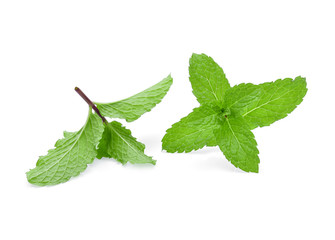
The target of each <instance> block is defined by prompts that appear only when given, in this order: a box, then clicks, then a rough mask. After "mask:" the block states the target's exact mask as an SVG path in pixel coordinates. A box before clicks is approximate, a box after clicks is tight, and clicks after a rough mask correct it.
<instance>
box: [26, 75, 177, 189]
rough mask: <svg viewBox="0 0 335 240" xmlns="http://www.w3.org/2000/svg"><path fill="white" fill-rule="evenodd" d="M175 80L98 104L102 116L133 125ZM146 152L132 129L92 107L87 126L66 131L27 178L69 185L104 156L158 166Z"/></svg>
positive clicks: (34, 180)
mask: <svg viewBox="0 0 335 240" xmlns="http://www.w3.org/2000/svg"><path fill="white" fill-rule="evenodd" d="M172 81H173V80H172V77H171V76H168V77H167V78H165V79H163V80H162V81H161V82H159V83H157V84H156V85H154V86H152V87H150V88H148V89H146V90H144V91H143V92H141V93H139V94H136V95H134V96H132V97H130V98H127V99H124V100H121V101H118V102H113V103H95V105H96V107H97V108H98V109H99V111H100V113H101V115H102V116H106V117H109V118H121V119H125V120H126V121H127V122H131V121H134V120H136V119H138V118H139V117H140V116H141V115H142V114H143V113H145V112H149V111H150V110H151V109H152V108H153V107H154V106H155V105H156V104H158V103H159V102H160V101H161V100H162V99H163V97H164V96H165V95H166V93H167V92H168V90H169V88H170V86H171V84H172ZM87 99H88V98H87ZM88 101H90V100H88ZM91 104H92V105H93V103H91ZM93 107H95V106H94V105H93ZM103 118H104V117H103ZM144 149H145V146H144V144H142V143H140V142H138V141H137V140H136V138H134V137H133V136H132V135H131V132H130V130H128V129H126V128H125V127H124V126H122V125H121V123H119V122H117V121H113V122H111V123H108V122H107V121H106V122H103V121H102V120H101V118H100V117H99V116H98V115H97V114H95V113H92V107H90V108H89V113H88V117H87V121H86V123H85V124H84V126H83V127H82V128H81V129H80V130H79V131H77V132H64V138H63V139H60V140H58V141H57V142H56V144H55V148H54V149H51V150H49V151H48V154H47V155H45V156H41V157H40V158H39V160H38V161H37V163H36V167H35V168H34V169H31V170H30V171H29V172H27V173H26V174H27V179H28V181H29V182H30V183H32V184H35V185H40V186H44V185H55V184H58V183H62V182H66V181H68V180H69V179H70V178H71V177H75V176H77V175H79V174H80V173H81V172H83V171H84V170H85V169H86V167H87V164H90V163H92V162H93V160H94V159H95V158H99V159H101V158H102V157H107V158H114V159H116V160H117V161H119V162H121V163H122V164H126V163H127V162H130V163H133V164H135V163H151V164H155V163H156V161H155V160H153V159H152V157H149V156H147V155H145V154H144Z"/></svg>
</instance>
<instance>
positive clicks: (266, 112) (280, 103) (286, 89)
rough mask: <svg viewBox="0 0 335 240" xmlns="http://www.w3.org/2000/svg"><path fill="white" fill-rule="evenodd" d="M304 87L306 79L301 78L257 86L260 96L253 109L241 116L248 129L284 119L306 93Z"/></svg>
mask: <svg viewBox="0 0 335 240" xmlns="http://www.w3.org/2000/svg"><path fill="white" fill-rule="evenodd" d="M306 85H307V84H306V79H305V78H302V77H296V78H295V80H292V79H291V78H285V79H284V80H281V79H279V80H277V81H275V82H267V83H263V84H260V85H258V87H259V88H260V89H262V95H261V96H260V98H259V100H258V102H257V104H256V105H255V106H254V107H253V108H250V109H249V110H248V111H247V112H245V113H243V114H242V116H243V117H244V119H245V120H246V121H247V122H248V124H249V125H250V129H254V128H256V127H264V126H269V125H270V124H272V123H274V122H275V121H277V120H279V119H282V118H284V117H286V116H287V114H289V113H291V112H292V111H293V110H294V109H295V108H296V107H297V105H299V104H300V103H301V102H302V99H303V97H304V96H305V95H306V93H307V88H306Z"/></svg>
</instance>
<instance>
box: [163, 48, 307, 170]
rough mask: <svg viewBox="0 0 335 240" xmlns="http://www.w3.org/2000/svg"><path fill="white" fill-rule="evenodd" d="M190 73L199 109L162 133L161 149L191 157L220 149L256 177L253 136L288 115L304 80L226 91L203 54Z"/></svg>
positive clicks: (222, 77) (222, 79) (192, 62)
mask: <svg viewBox="0 0 335 240" xmlns="http://www.w3.org/2000/svg"><path fill="white" fill-rule="evenodd" d="M189 73H190V82H191V85H192V88H193V94H194V95H195V96H196V98H197V100H198V102H199V103H200V107H198V108H195V109H194V110H193V111H192V112H191V113H190V114H189V115H187V116H186V117H184V118H182V119H181V120H180V121H179V122H177V123H175V124H173V125H172V127H171V128H170V129H168V130H167V131H166V134H165V136H164V137H163V139H162V144H163V149H165V150H166V151H167V152H190V151H192V150H197V149H200V148H203V147H204V146H209V147H212V146H219V147H220V149H221V151H222V152H223V153H224V155H225V156H226V158H227V159H228V160H229V161H230V162H231V163H232V164H233V165H234V166H236V167H238V168H240V169H242V170H244V171H246V172H258V164H259V157H258V153H259V152H258V149H257V143H256V140H255V137H254V135H253V133H252V132H251V130H252V129H254V128H256V127H264V126H269V125H270V124H272V123H273V122H275V121H277V120H279V119H282V118H284V117H286V116H287V114H289V113H290V112H292V111H293V110H294V109H295V108H296V106H297V105H298V104H300V103H301V102H302V99H303V97H304V96H305V94H306V92H307V88H306V79H305V78H302V77H296V78H295V79H294V80H292V79H290V78H286V79H283V80H281V79H279V80H277V81H275V82H267V83H263V84H259V85H253V84H251V83H248V84H245V83H242V84H239V85H236V86H234V87H230V84H229V82H228V80H227V78H226V76H225V74H224V72H223V70H222V68H221V67H220V66H219V65H218V64H216V63H215V62H214V60H213V59H212V58H211V57H208V56H206V55H205V54H200V55H198V54H193V55H192V57H191V59H190V67H189Z"/></svg>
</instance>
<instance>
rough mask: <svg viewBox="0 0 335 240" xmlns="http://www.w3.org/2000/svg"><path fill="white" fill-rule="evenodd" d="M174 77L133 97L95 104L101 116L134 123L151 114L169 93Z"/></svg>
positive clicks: (167, 78)
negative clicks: (146, 113) (147, 113)
mask: <svg viewBox="0 0 335 240" xmlns="http://www.w3.org/2000/svg"><path fill="white" fill-rule="evenodd" d="M172 81H173V79H172V77H171V75H169V76H168V77H166V78H165V79H163V80H162V81H160V82H159V83H157V84H156V85H154V86H152V87H150V88H148V89H146V90H144V91H143V92H140V93H138V94H136V95H134V96H132V97H129V98H126V99H124V100H120V101H117V102H112V103H95V104H96V105H97V107H98V109H99V110H100V112H101V114H102V115H104V116H107V117H110V118H120V119H126V121H127V122H132V121H134V120H136V119H138V118H139V117H140V116H142V114H143V113H145V112H149V111H150V110H151V109H152V108H153V107H155V106H156V104H158V103H160V101H161V100H162V99H163V97H164V96H165V95H166V93H167V92H168V90H169V88H170V86H171V84H172Z"/></svg>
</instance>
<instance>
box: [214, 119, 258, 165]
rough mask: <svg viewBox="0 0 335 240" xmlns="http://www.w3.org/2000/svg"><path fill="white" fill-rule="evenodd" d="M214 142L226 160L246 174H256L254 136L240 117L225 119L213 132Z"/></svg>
mask: <svg viewBox="0 0 335 240" xmlns="http://www.w3.org/2000/svg"><path fill="white" fill-rule="evenodd" d="M214 132H215V136H216V141H217V143H218V145H219V147H220V149H221V151H222V152H223V153H224V155H225V156H226V158H227V159H228V160H229V161H230V162H231V163H232V164H233V165H234V166H235V167H237V168H240V169H242V170H243V171H246V172H258V164H259V157H258V149H257V143H256V140H255V136H254V134H253V133H252V132H251V131H250V130H249V126H248V124H247V123H246V122H245V120H244V119H243V118H242V117H241V116H233V117H225V118H223V124H222V126H221V128H219V129H218V130H216V131H214Z"/></svg>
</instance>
